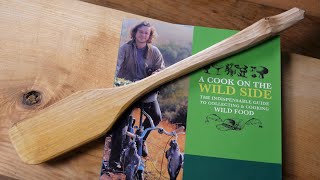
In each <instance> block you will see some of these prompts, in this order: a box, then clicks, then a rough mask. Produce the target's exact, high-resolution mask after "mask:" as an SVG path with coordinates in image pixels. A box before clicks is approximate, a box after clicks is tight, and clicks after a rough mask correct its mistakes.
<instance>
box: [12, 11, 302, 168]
mask: <svg viewBox="0 0 320 180" xmlns="http://www.w3.org/2000/svg"><path fill="white" fill-rule="evenodd" d="M303 17H304V11H303V10H300V9H298V8H293V9H291V10H289V11H286V12H284V13H282V14H279V15H276V16H272V17H268V18H264V19H261V20H260V21H258V22H256V23H254V24H253V25H251V26H249V27H247V28H246V29H244V30H242V31H240V32H238V33H237V34H235V35H233V36H231V37H230V38H228V39H226V40H223V41H221V42H219V43H217V44H215V45H213V46H211V47H209V48H207V49H205V50H203V51H201V52H199V53H197V54H195V55H193V56H190V57H188V58H186V59H184V60H182V61H180V62H178V63H176V64H174V65H172V66H170V67H168V68H166V69H164V70H163V71H160V72H158V73H156V74H154V75H151V76H149V77H147V78H145V79H143V80H141V81H138V82H136V83H133V84H130V85H128V86H123V87H117V88H109V89H94V90H86V91H81V92H77V93H75V94H72V95H71V96H69V97H67V98H65V99H63V100H61V101H59V102H57V103H56V104H54V105H52V106H50V107H48V108H46V109H44V110H42V111H40V112H39V114H38V115H36V116H34V117H32V118H29V119H25V120H23V121H21V122H19V123H17V124H15V125H14V126H13V127H12V128H10V130H9V135H10V138H11V141H12V144H13V145H14V147H15V149H16V151H17V152H18V154H19V156H20V158H21V159H22V160H23V161H24V162H26V163H29V164H38V163H41V162H44V161H47V160H49V159H52V158H54V157H56V156H58V155H60V154H63V153H65V152H67V151H70V150H72V149H74V148H76V147H79V146H81V145H83V144H85V143H87V142H89V141H91V140H93V139H95V138H98V137H100V136H102V135H104V134H105V133H106V132H107V131H108V130H109V129H110V128H111V127H112V125H113V124H114V122H115V121H116V120H117V118H118V117H119V116H120V115H121V114H122V113H123V112H124V111H125V110H126V109H127V108H128V107H129V106H130V105H131V104H132V103H133V102H134V101H136V100H138V99H139V98H140V97H142V96H143V95H145V94H146V93H148V92H150V91H152V90H153V89H155V88H157V87H159V86H160V85H162V84H164V83H167V82H169V81H171V80H173V79H176V78H178V77H181V76H183V75H186V74H188V73H190V72H192V71H194V70H196V69H199V68H201V67H203V66H206V65H208V64H210V63H212V62H215V61H217V60H220V59H223V58H225V57H227V56H230V55H232V54H235V53H237V52H239V51H242V50H244V49H247V48H249V47H252V46H254V45H255V44H257V43H260V42H262V41H264V40H266V39H267V38H270V37H272V36H274V35H276V34H277V33H279V32H281V31H283V30H285V29H286V28H288V27H290V26H292V25H293V24H295V23H296V22H298V21H300V20H301V19H303Z"/></svg>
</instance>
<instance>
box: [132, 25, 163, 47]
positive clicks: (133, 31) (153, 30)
mask: <svg viewBox="0 0 320 180" xmlns="http://www.w3.org/2000/svg"><path fill="white" fill-rule="evenodd" d="M142 26H146V27H150V28H151V31H150V37H149V39H148V41H147V43H152V41H153V40H155V39H156V34H157V33H156V29H155V28H154V27H153V26H151V24H150V23H148V22H147V21H143V22H141V23H139V24H137V25H136V26H135V27H134V28H132V30H131V39H133V40H135V39H136V34H137V32H138V29H139V28H141V27H142Z"/></svg>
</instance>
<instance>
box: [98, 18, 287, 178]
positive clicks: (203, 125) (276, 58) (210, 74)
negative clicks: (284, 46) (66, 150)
mask: <svg viewBox="0 0 320 180" xmlns="http://www.w3.org/2000/svg"><path fill="white" fill-rule="evenodd" d="M236 32H237V31H234V30H225V29H216V28H207V27H198V26H187V25H178V24H171V23H166V22H162V21H156V20H150V19H147V20H145V19H124V20H123V24H122V32H121V38H120V48H119V55H118V60H117V68H116V72H115V86H121V85H126V84H130V83H135V82H136V81H139V80H141V79H143V78H145V77H147V76H150V75H152V74H154V73H157V72H158V71H161V70H163V69H165V68H167V67H169V66H171V65H173V64H175V63H176V62H178V61H181V60H183V59H185V58H186V57H188V56H191V55H193V54H196V53H197V52H199V51H201V50H203V49H205V48H207V47H209V46H211V45H213V44H215V43H218V42H220V41H222V40H224V39H226V38H228V37H229V36H231V35H233V34H235V33H236ZM280 57H281V56H280V38H279V37H275V38H273V39H271V40H268V41H266V42H264V43H263V44H260V45H258V46H256V47H253V48H251V49H248V50H246V51H244V52H241V53H239V54H236V55H233V56H231V57H228V58H225V59H223V60H221V61H219V62H216V63H212V64H210V65H208V66H206V67H204V68H201V69H199V70H197V71H195V72H193V73H191V74H189V75H187V76H186V77H183V78H180V79H178V80H176V81H173V82H171V83H169V84H166V85H164V86H162V87H161V88H159V89H157V90H155V91H153V92H151V93H150V94H148V95H146V96H145V97H144V98H142V99H141V100H139V101H138V102H137V103H136V104H135V105H134V106H132V107H131V108H129V110H128V111H127V112H126V113H124V114H123V115H122V117H121V118H120V119H118V121H117V123H116V124H115V126H114V127H113V129H112V131H111V132H109V133H108V134H107V135H106V139H105V148H104V154H103V158H102V168H101V174H100V179H184V180H188V179H190V180H191V179H196V178H197V179H230V180H231V179H232V180H233V179H244V180H248V179H259V180H261V179H282V165H281V164H282V151H281V74H280Z"/></svg>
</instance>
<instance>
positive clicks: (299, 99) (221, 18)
mask: <svg viewBox="0 0 320 180" xmlns="http://www.w3.org/2000/svg"><path fill="white" fill-rule="evenodd" d="M86 1H87V2H81V1H74V0H68V1H63V0H54V1H49V0H43V1H37V0H32V1H30V0H28V1H27V0H21V1H4V2H2V3H0V4H1V5H0V32H1V33H0V41H1V47H0V104H1V106H0V179H1V178H2V177H6V178H14V179H97V178H98V177H99V171H100V166H101V160H102V153H103V152H102V151H103V145H104V140H103V138H100V139H97V140H96V141H93V142H90V143H88V144H87V145H85V146H83V147H81V148H78V149H76V150H74V151H72V152H70V153H67V154H65V155H63V156H61V157H59V158H57V159H54V160H51V161H49V162H47V163H43V164H40V165H27V164H24V163H23V162H22V161H21V160H20V159H19V157H18V155H17V154H16V152H15V150H14V148H13V146H12V145H11V143H10V140H9V137H8V128H9V127H10V126H11V125H12V124H13V123H15V122H18V121H21V120H22V119H24V118H26V117H28V116H32V115H33V114H35V113H37V112H38V111H39V110H41V109H44V108H46V107H48V106H50V105H52V104H53V103H55V102H57V101H59V100H61V99H63V98H65V97H66V96H68V95H70V94H72V93H73V92H76V91H79V90H84V89H91V88H106V87H111V86H112V81H113V73H114V68H115V60H116V56H117V49H118V46H115V44H116V45H118V44H119V35H120V28H121V19H122V18H123V17H137V16H136V15H133V14H137V15H140V16H145V17H149V18H153V19H158V20H163V21H167V22H171V23H179V24H188V25H199V26H206V27H215V28H226V29H236V30H240V29H243V28H245V27H246V26H248V25H250V24H252V23H254V22H255V21H257V20H259V19H261V18H263V17H266V16H271V15H275V14H279V13H281V12H283V11H285V10H286V9H289V8H291V7H293V6H297V7H300V8H303V9H305V10H307V15H306V18H305V20H303V21H302V22H301V23H299V24H298V25H296V26H295V27H293V28H291V29H289V30H287V31H285V32H283V33H282V34H281V48H282V52H283V55H282V94H283V95H282V107H283V108H282V109H283V167H284V171H283V175H284V179H319V178H320V155H319V153H317V152H318V151H319V149H320V131H319V130H318V126H320V121H319V119H318V118H319V113H320V110H319V109H320V94H318V92H320V84H319V82H320V71H319V69H320V60H319V59H320V51H319V49H320V1H319V0H305V1H303V0H296V1H294V2H292V1H290V0H279V1H276V0H260V1H259V2H258V1H256V0H248V1H244V0H239V1H212V2H211V1H204V0H200V1H191V0H190V1H188V0H185V1H183V0H179V1H170V0H161V1H160V0H159V1H142V0H141V1H140V0H136V1H134V2H133V1H129V2H128V1H125V0H120V1H115V0H114V1H111V0H86ZM94 4H96V5H94ZM97 5H99V6H97ZM103 6H105V7H103ZM109 8H112V9H109ZM113 9H117V10H120V11H116V10H113ZM131 13H132V14H131ZM297 54H301V55H297ZM302 55H304V56H302ZM306 56H310V57H306ZM311 57H313V58H311ZM316 58H318V59H316ZM32 90H37V91H39V92H41V93H42V94H41V95H42V96H41V98H42V99H41V102H40V103H39V104H36V105H34V106H27V105H25V104H23V95H24V94H26V93H27V92H30V91H32Z"/></svg>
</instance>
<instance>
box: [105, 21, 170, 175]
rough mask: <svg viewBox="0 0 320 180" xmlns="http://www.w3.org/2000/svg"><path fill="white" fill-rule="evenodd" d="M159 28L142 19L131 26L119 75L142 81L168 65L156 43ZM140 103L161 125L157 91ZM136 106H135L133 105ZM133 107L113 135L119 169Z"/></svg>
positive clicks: (113, 162) (114, 161)
mask: <svg viewBox="0 0 320 180" xmlns="http://www.w3.org/2000/svg"><path fill="white" fill-rule="evenodd" d="M155 34H156V31H155V28H154V27H152V26H151V25H150V23H148V22H145V21H143V22H141V23H139V24H137V25H136V26H135V27H134V28H133V29H132V30H131V40H130V41H128V42H127V43H125V44H124V45H122V46H121V47H120V49H119V54H118V61H117V67H116V77H118V78H122V79H125V80H129V81H132V82H135V81H139V80H141V79H143V78H145V77H148V76H150V75H151V74H154V73H156V72H158V71H160V70H162V69H164V68H165V65H164V60H163V57H162V54H161V52H160V51H159V49H158V48H157V47H156V46H154V45H152V41H153V40H154V39H155ZM140 106H142V107H143V108H144V110H145V111H146V113H148V114H149V115H150V116H151V118H152V120H153V122H154V125H155V126H157V125H158V124H159V122H160V121H161V111H160V106H159V103H158V100H157V92H156V91H155V92H151V93H150V94H148V95H147V96H145V97H144V98H143V99H141V100H140ZM131 110H132V109H131ZM131 110H129V111H128V112H127V113H124V114H123V116H122V117H121V118H120V119H121V120H120V121H118V123H117V124H116V125H115V126H114V129H113V131H112V139H111V144H112V145H111V146H112V148H111V153H110V159H109V167H110V168H112V169H117V164H118V162H119V160H120V153H121V152H122V149H123V148H124V146H125V145H124V138H125V132H126V130H127V127H128V120H127V119H128V117H129V115H130V113H131ZM150 126H151V125H150V123H149V120H145V121H144V122H143V127H144V128H148V127H150ZM149 133H150V132H148V133H147V134H146V136H145V137H144V139H143V142H145V140H146V139H147V137H148V135H149ZM147 155H148V151H147V148H146V145H145V143H143V151H142V156H144V157H145V156H147Z"/></svg>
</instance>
